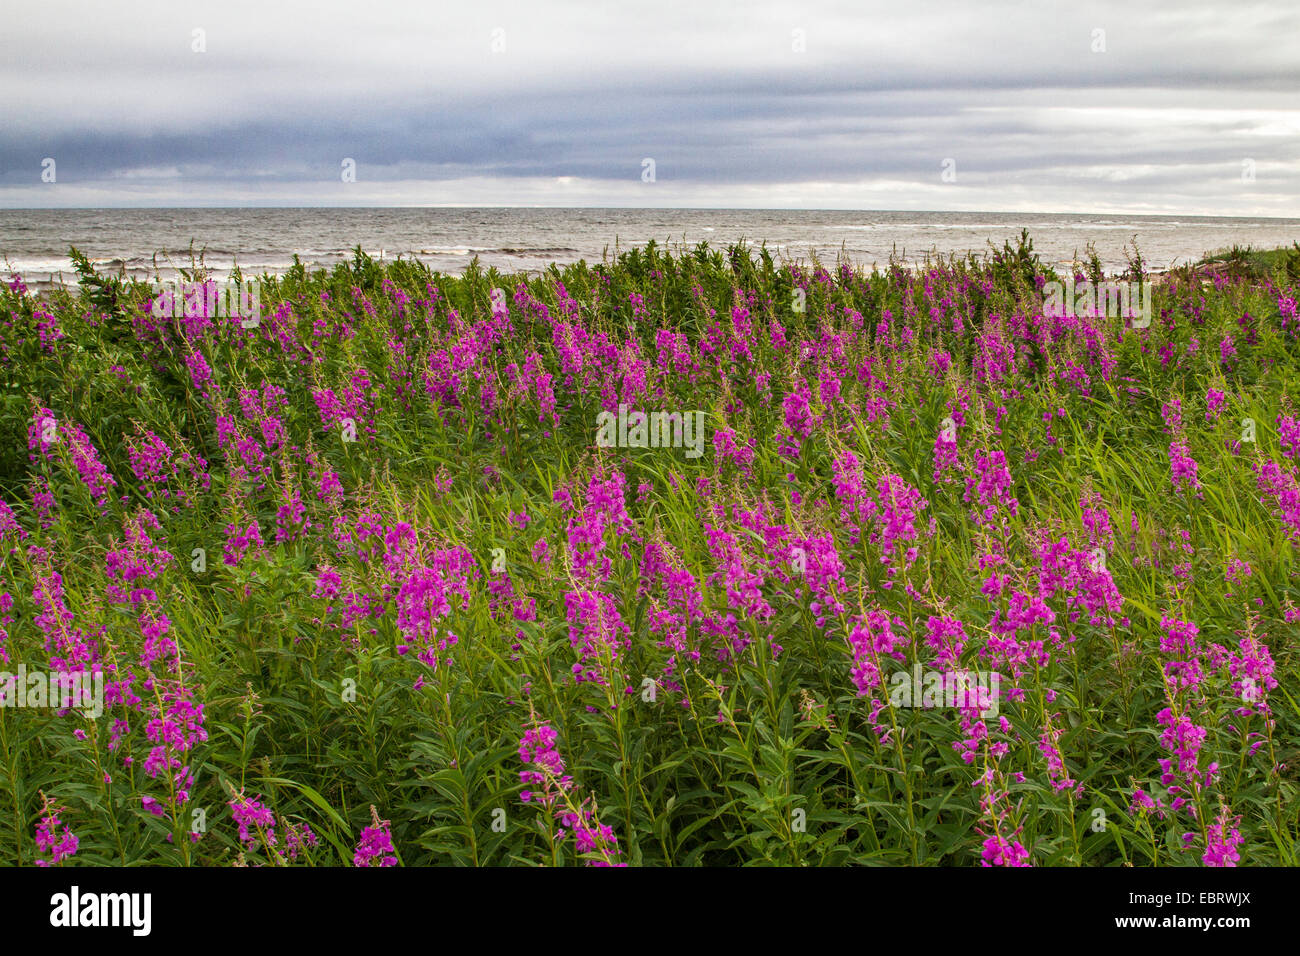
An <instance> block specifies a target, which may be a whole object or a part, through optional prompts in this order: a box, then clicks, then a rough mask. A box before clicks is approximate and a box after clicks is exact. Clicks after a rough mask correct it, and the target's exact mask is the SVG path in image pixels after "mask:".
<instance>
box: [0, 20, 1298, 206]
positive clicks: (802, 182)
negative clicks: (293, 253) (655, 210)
mask: <svg viewBox="0 0 1300 956" xmlns="http://www.w3.org/2000/svg"><path fill="white" fill-rule="evenodd" d="M900 7H904V5H900V4H897V3H887V4H886V3H863V2H843V3H837V2H819V3H762V2H740V0H720V2H716V3H709V2H700V0H692V2H679V0H656V2H655V3H647V4H633V3H600V4H597V3H591V2H580V0H548V2H547V3H545V4H537V3H529V4H525V3H509V2H494V0H485V2H478V3H475V4H471V5H465V4H455V5H453V4H447V3H444V2H438V3H432V4H428V3H420V2H409V3H406V2H396V3H394V2H389V3H384V2H370V3H356V2H338V0H326V2H318V3H313V4H312V5H311V6H310V7H301V6H299V5H297V4H283V5H271V4H263V3H246V2H233V3H213V4H202V3H199V4H175V3H153V2H147V3H136V4H133V5H132V7H131V10H132V11H133V12H132V13H129V14H125V15H124V14H123V12H122V11H121V9H120V8H115V7H114V6H113V5H105V4H101V3H98V2H91V3H66V2H65V3H59V2H55V3H45V4H41V5H34V6H31V7H29V8H27V9H22V10H15V11H12V12H9V13H8V14H7V23H6V31H5V33H4V34H3V36H0V54H3V55H2V56H0V82H2V83H3V88H4V89H5V91H6V92H5V106H4V113H5V122H4V124H3V126H2V127H0V206H7V207H25V206H119V205H320V204H326V205H330V204H339V205H406V204H419V205H426V204H467V205H508V204H525V205H527V204H547V205H609V206H706V207H820V208H864V209H927V210H935V209H951V210H992V209H997V210H1010V211H1074V212H1094V211H1095V212H1106V213H1120V212H1141V213H1174V214H1209V215H1216V214H1217V215H1265V216H1291V217H1298V216H1300V148H1298V147H1300V104H1298V103H1297V100H1296V91H1297V90H1300V9H1297V8H1290V9H1286V8H1281V7H1280V6H1279V5H1276V4H1268V3H1252V2H1237V0H1221V2H1215V3H1203V4H1189V3H1186V2H1179V3H1174V2H1155V3H1144V4H1142V5H1140V6H1139V5H1135V4H1131V3H1116V2H1103V3H1092V4H1090V5H1089V7H1088V9H1087V10H1082V9H1080V8H1079V7H1078V6H1077V5H1073V4H1065V3H1054V2H1014V0H1003V2H997V0H994V2H984V3H978V4H972V3H966V2H943V3H940V2H932V3H928V4H925V5H924V6H923V8H919V9H915V10H913V9H911V8H910V7H904V8H903V9H900ZM200 50H201V52H200ZM47 158H48V159H53V160H54V161H55V162H54V180H55V181H54V182H45V181H42V171H43V167H42V162H43V160H45V159H47ZM345 159H351V160H353V161H354V162H355V168H356V177H355V181H353V182H344V181H343V175H342V174H343V171H344V160H345ZM646 159H653V160H654V181H653V182H647V181H645V177H644V176H643V171H644V169H645V168H646V167H645V163H644V160H646ZM48 165H49V164H46V168H48ZM46 178H47V179H48V178H49V175H48V173H47V176H46Z"/></svg>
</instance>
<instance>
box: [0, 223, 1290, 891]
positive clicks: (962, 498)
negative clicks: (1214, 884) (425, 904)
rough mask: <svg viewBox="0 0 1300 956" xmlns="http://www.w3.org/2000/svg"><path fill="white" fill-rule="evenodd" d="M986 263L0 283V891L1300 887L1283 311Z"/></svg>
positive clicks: (732, 259)
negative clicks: (87, 868)
mask: <svg viewBox="0 0 1300 956" xmlns="http://www.w3.org/2000/svg"><path fill="white" fill-rule="evenodd" d="M1023 251H1024V252H1025V254H1024V255H1023V256H1022V255H1017V254H1013V255H1001V256H999V257H996V258H988V259H983V260H978V259H971V260H967V261H961V262H959V261H955V260H954V261H930V262H926V263H923V264H922V265H920V266H917V267H909V266H905V265H904V264H903V263H901V262H891V263H890V265H889V266H888V268H887V269H885V270H884V271H871V272H864V271H863V270H861V269H859V268H856V267H855V266H853V265H852V264H850V263H847V262H838V263H836V264H834V266H830V267H828V266H823V265H822V264H820V263H816V262H814V263H776V262H771V263H770V264H768V263H765V261H764V260H763V259H762V257H761V255H760V256H758V257H756V256H754V255H752V254H751V252H750V250H748V249H746V248H744V247H734V248H732V249H729V250H726V252H725V254H720V253H715V252H713V251H712V250H708V249H706V248H703V247H701V248H699V249H696V250H682V251H681V252H680V253H679V254H669V253H667V252H666V251H665V250H663V249H660V248H658V247H657V246H649V247H646V248H644V249H636V250H629V251H627V252H625V253H622V254H621V255H620V256H619V258H618V259H616V260H608V261H604V262H601V263H597V264H594V265H586V264H581V265H575V266H569V267H565V268H563V269H559V270H557V271H552V272H548V273H546V274H544V275H542V276H539V277H528V276H523V275H516V276H501V275H490V276H485V275H483V274H482V273H481V272H479V271H477V270H476V269H474V268H471V269H470V270H469V271H468V272H467V273H466V274H465V275H464V276H460V277H449V276H444V275H439V274H435V273H432V272H430V271H428V270H426V269H425V268H424V267H423V266H421V265H420V264H419V263H416V262H411V261H405V260H404V261H401V262H397V263H391V264H388V265H386V266H385V265H380V264H378V263H375V262H373V261H370V260H369V259H367V258H366V257H365V256H364V255H362V254H360V253H358V255H357V257H356V258H355V260H354V261H353V262H351V263H349V264H345V265H343V266H340V267H338V268H337V269H335V270H334V271H332V272H329V273H324V272H318V273H310V274H309V273H307V272H306V271H305V270H292V271H291V272H290V273H289V274H286V275H285V276H282V277H280V278H279V279H276V280H274V281H272V282H265V283H259V284H258V288H257V292H258V300H259V308H260V315H259V316H258V321H257V322H255V323H253V322H248V323H245V322H242V321H241V316H240V315H238V314H231V312H230V310H225V314H223V310H222V309H221V308H220V307H219V306H218V304H217V302H216V301H214V299H213V298H212V297H211V296H209V295H207V294H206V291H205V294H204V295H202V296H191V297H190V299H191V300H192V301H191V302H189V303H187V305H186V307H185V308H183V309H181V310H180V314H176V311H177V310H176V307H175V299H173V300H172V302H171V303H170V305H171V307H170V308H168V307H167V306H168V305H169V303H167V302H162V303H161V304H160V303H159V299H160V298H161V297H160V296H159V295H157V294H156V290H152V289H150V288H149V287H148V286H144V285H130V284H121V283H119V284H118V286H117V289H118V294H117V295H116V296H115V297H114V298H113V301H114V302H116V305H114V306H112V309H113V310H114V312H113V313H112V314H108V313H106V312H105V311H104V310H105V309H106V308H109V306H106V305H104V304H103V303H104V301H105V300H104V299H103V297H102V296H100V297H96V295H95V293H94V291H93V290H89V291H87V292H86V293H85V294H84V295H68V296H60V295H56V296H52V297H49V298H48V299H37V298H36V297H35V296H33V294H32V293H31V292H30V290H29V289H28V288H27V286H26V284H25V283H24V282H23V281H22V280H21V277H17V276H12V277H9V278H8V279H7V280H6V281H5V282H4V283H3V286H0V315H5V316H8V324H7V325H6V326H5V334H4V336H3V337H0V357H3V359H4V362H5V366H6V369H7V372H8V374H9V375H10V376H11V378H12V379H13V380H14V388H15V391H14V395H15V396H18V397H17V398H16V399H15V401H16V402H17V404H14V403H13V402H11V406H13V407H12V408H11V411H15V414H12V415H8V416H7V417H5V419H4V420H5V422H7V423H8V424H9V426H10V432H11V433H12V434H11V436H10V437H11V438H12V439H13V443H12V444H13V447H14V448H16V449H17V452H16V454H14V455H11V456H9V458H7V459H5V461H6V464H4V465H3V470H0V662H2V663H3V669H4V670H5V671H8V672H9V673H11V674H13V673H19V672H20V670H19V669H20V668H23V669H24V670H23V671H21V672H22V673H26V674H33V673H41V674H51V673H59V672H64V673H74V672H75V673H91V674H98V675H101V677H102V682H103V683H102V690H103V701H102V703H103V709H102V713H100V714H98V715H97V716H96V715H95V714H94V712H93V711H90V712H89V713H88V711H87V709H86V708H80V709H78V708H76V707H73V708H68V707H43V708H42V707H37V708H33V707H22V708H19V707H0V774H19V775H22V777H23V782H24V783H25V784H26V785H24V786H22V787H10V788H8V790H7V792H11V793H12V794H14V795H15V796H14V800H13V806H8V805H6V810H5V812H3V813H0V845H3V846H4V847H6V857H5V859H6V861H7V862H11V863H19V864H25V865H30V864H36V863H38V864H41V865H46V864H59V865H75V864H78V863H85V864H87V865H104V864H115V865H139V864H171V865H185V864H200V865H235V864H246V865H277V866H278V865H354V864H355V865H359V866H372V865H380V866H390V865H398V864H399V863H402V864H431V863H462V864H485V863H486V864H508V863H520V864H545V865H554V864H576V863H580V862H581V863H590V864H595V865H606V864H629V865H638V864H654V865H662V864H676V865H682V864H686V865H694V864H727V865H739V864H747V863H768V864H772V863H777V864H795V865H798V864H804V863H812V864H818V863H854V862H866V861H872V862H883V863H894V864H899V863H907V864H918V865H949V864H950V865H984V866H1028V865H1034V866H1038V865H1059V864H1074V865H1123V864H1126V863H1129V864H1134V865H1139V866H1141V865H1153V864H1159V865H1171V864H1174V865H1180V864H1194V865H1196V864H1199V865H1207V866H1219V865H1252V864H1284V865H1296V864H1297V863H1300V859H1298V858H1297V856H1296V853H1295V850H1294V847H1295V845H1296V843H1297V836H1300V822H1298V819H1297V814H1298V813H1300V811H1298V810H1297V809H1296V802H1295V801H1294V800H1293V799H1291V796H1292V794H1291V789H1292V784H1291V783H1290V782H1289V781H1290V780H1291V777H1292V776H1293V769H1292V768H1290V767H1288V766H1287V763H1288V760H1291V761H1293V759H1294V758H1291V757H1289V756H1288V753H1289V752H1288V748H1287V746H1286V741H1287V740H1289V739H1293V738H1294V737H1295V736H1296V735H1297V734H1300V713H1297V711H1296V708H1295V702H1294V693H1290V694H1288V691H1287V688H1288V687H1294V686H1295V684H1296V677H1297V673H1296V667H1297V655H1296V646H1295V637H1294V626H1293V625H1294V624H1295V623H1296V622H1297V621H1300V593H1297V591H1296V588H1295V587H1293V585H1292V584H1291V583H1290V582H1291V577H1290V572H1289V568H1290V565H1291V563H1292V558H1293V555H1292V554H1291V553H1290V551H1291V549H1292V548H1294V547H1295V546H1296V544H1297V543H1300V468H1298V466H1300V419H1298V418H1297V417H1296V415H1295V410H1294V406H1293V404H1292V401H1291V399H1290V398H1289V397H1288V391H1287V384H1288V382H1289V381H1292V380H1293V379H1294V377H1295V376H1296V374H1297V372H1300V369H1298V368H1297V367H1296V359H1295V358H1294V355H1295V354H1296V353H1295V347H1296V340H1297V338H1300V319H1297V316H1296V307H1295V302H1296V301H1297V296H1296V289H1295V287H1294V280H1293V279H1291V278H1288V277H1287V276H1286V275H1285V274H1279V275H1277V276H1275V277H1273V278H1271V279H1239V278H1234V277H1231V276H1223V275H1221V276H1218V277H1216V278H1215V279H1214V281H1213V283H1212V284H1210V285H1204V284H1203V283H1202V281H1201V277H1200V276H1199V275H1197V274H1195V273H1194V272H1193V271H1191V270H1177V271H1175V272H1173V273H1171V274H1170V275H1169V276H1167V277H1166V279H1165V281H1163V282H1161V283H1158V284H1157V283H1152V284H1151V285H1150V286H1149V287H1148V286H1145V285H1143V287H1142V289H1141V294H1142V299H1140V300H1138V301H1137V302H1136V303H1134V302H1133V301H1132V297H1130V300H1131V301H1130V303H1129V308H1128V309H1127V310H1126V309H1125V307H1124V306H1125V303H1124V301H1123V297H1122V293H1123V288H1122V287H1121V286H1115V287H1114V289H1110V290H1108V289H1107V287H1105V286H1104V285H1100V284H1098V283H1099V282H1104V281H1105V280H1104V277H1100V276H1092V277H1091V279H1088V280H1085V279H1084V277H1083V275H1082V270H1081V269H1080V270H1079V274H1078V275H1075V274H1069V275H1058V274H1057V273H1056V272H1055V271H1053V270H1052V269H1049V268H1048V267H1047V266H1046V265H1044V264H1043V263H1041V262H1039V261H1038V260H1036V259H1035V258H1034V257H1033V256H1032V254H1030V253H1029V251H1028V250H1023ZM1010 252H1012V253H1016V250H1010ZM1126 278H1127V279H1131V277H1126ZM1067 280H1068V281H1067ZM106 281H107V280H106ZM197 281H202V280H197ZM1087 282H1092V283H1093V284H1094V285H1093V287H1095V288H1098V289H1101V291H1102V295H1101V296H1100V297H1097V296H1095V295H1094V296H1093V298H1092V300H1091V302H1090V301H1088V300H1087V298H1086V297H1084V298H1082V299H1081V297H1080V295H1079V294H1077V293H1078V290H1085V289H1087V288H1089V287H1087V286H1086V283H1087ZM1052 283H1059V284H1060V289H1061V291H1062V293H1063V290H1064V289H1065V288H1066V287H1067V286H1068V287H1069V288H1070V289H1071V298H1070V300H1069V302H1068V308H1067V307H1066V306H1067V303H1066V301H1065V299H1064V296H1063V295H1062V296H1061V297H1060V299H1061V301H1060V302H1059V305H1060V306H1061V308H1059V309H1058V308H1055V307H1049V308H1044V306H1045V304H1050V302H1051V299H1052V293H1053V291H1054V289H1055V287H1054V286H1051V284H1052ZM209 287H210V286H209V285H204V289H205V290H206V289H208V288H209ZM494 290H495V291H494ZM795 293H798V294H795ZM796 305H797V306H798V307H796ZM155 306H157V308H156V309H155ZM1112 306H1113V307H1112ZM1148 308H1149V310H1150V316H1149V317H1150V321H1149V322H1148V321H1147V310H1148ZM1126 311H1127V312H1130V313H1132V314H1130V315H1124V314H1122V313H1124V312H1126ZM91 409H93V411H90V410H91ZM666 409H678V410H688V411H678V412H676V414H675V415H674V414H670V413H668V412H665V411H663V410H666ZM642 414H644V415H645V418H644V419H642V417H641V415H642ZM655 414H658V418H657V419H656V418H655V417H654V416H655ZM706 416H707V418H706ZM1243 419H1245V420H1246V422H1247V423H1248V424H1243ZM706 421H707V423H708V427H707V434H706V429H705V427H704V425H705V422H706ZM593 424H596V425H597V426H603V430H604V434H600V431H601V429H600V428H599V427H597V428H593ZM679 425H680V426H681V428H680V435H679V434H678V426H679ZM606 439H610V440H606ZM24 442H25V448H24ZM708 452H711V453H708ZM918 675H920V677H921V680H920V682H919V684H920V686H919V693H918V682H917V676H918ZM981 675H982V676H984V677H985V678H986V680H985V681H984V683H983V685H982V686H981V685H980V681H979V678H980V676H981ZM995 676H996V677H997V684H996V687H994V685H993V677H995ZM970 684H975V685H976V686H975V687H974V688H973V690H974V691H975V692H974V693H969V692H968V693H965V694H958V693H957V692H956V691H957V690H959V689H962V688H967V687H969V685H970ZM904 686H906V687H907V688H908V689H909V693H908V694H903V693H902V688H903V687H904ZM927 688H928V689H929V690H930V692H931V697H930V701H929V703H931V704H933V703H939V704H940V705H941V706H926V703H927V701H926V693H927ZM949 688H951V689H952V691H953V693H952V694H951V695H950V694H949V693H948V690H949ZM940 689H942V691H943V693H940ZM46 691H47V693H46V696H47V697H48V696H49V693H48V691H49V687H48V683H47V685H46ZM896 692H897V693H896ZM909 697H910V698H911V699H908V698H909ZM60 703H62V702H60ZM96 709H97V708H96ZM539 715H542V716H539ZM1115 728H1122V729H1123V730H1122V732H1120V733H1117V732H1115ZM51 753H57V754H59V755H60V759H59V763H58V766H57V774H53V773H52V772H51V771H49V770H42V769H41V768H43V767H45V768H48V766H49V765H50V764H49V760H48V755H49V754H51ZM42 791H43V793H42ZM597 797H598V798H599V804H598V805H597V803H596V799H597ZM379 807H382V808H383V818H381V817H380V810H379V809H377V808H379ZM937 807H941V808H942V809H941V811H936V809H935V808H937ZM1098 810H1102V811H1103V814H1102V816H1103V817H1104V825H1101V824H1099V823H1098V820H1099V817H1098V815H1097V812H1096V811H1098ZM69 827H71V831H70V830H69Z"/></svg>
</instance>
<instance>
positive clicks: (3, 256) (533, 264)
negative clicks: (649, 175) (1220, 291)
mask: <svg viewBox="0 0 1300 956" xmlns="http://www.w3.org/2000/svg"><path fill="white" fill-rule="evenodd" d="M1022 229H1027V230H1028V231H1029V236H1030V238H1031V239H1032V241H1033V244H1034V251H1035V252H1036V253H1038V254H1039V255H1040V256H1042V258H1043V260H1044V261H1045V262H1047V263H1048V264H1050V265H1053V266H1064V265H1069V264H1070V263H1071V262H1074V261H1075V260H1076V257H1077V258H1078V259H1085V258H1086V257H1087V256H1088V255H1089V252H1090V250H1095V251H1096V254H1097V255H1098V256H1099V258H1100V259H1101V262H1102V264H1103V266H1104V267H1105V269H1106V270H1107V272H1110V273H1114V272H1118V271H1121V270H1123V269H1124V268H1125V267H1126V264H1127V259H1128V256H1129V255H1130V254H1131V253H1132V251H1133V249H1134V247H1135V246H1136V249H1137V250H1138V251H1139V252H1140V253H1141V256H1142V259H1143V261H1144V262H1145V263H1146V264H1147V266H1148V268H1149V269H1151V270H1164V269H1168V268H1170V267H1172V266H1175V265H1180V264H1183V263H1186V262H1189V261H1195V260H1197V259H1199V258H1201V257H1202V256H1203V255H1204V254H1206V253H1209V252H1213V251H1217V250H1222V249H1227V248H1230V247H1232V246H1234V245H1236V246H1254V247H1255V248H1275V247H1278V246H1290V245H1291V244H1292V243H1294V242H1297V241H1300V220H1298V219H1263V218H1242V219H1232V218H1220V217H1203V216H1120V215H1082V214H1075V213H1069V214H1048V213H971V212H855V211H840V210H837V211H831V210H776V209H626V208H618V209H591V208H581V209H557V208H542V207H527V208H523V207H507V208H496V207H494V208H467V207H433V208H430V207H419V208H411V207H401V208H311V209H291V208H280V207H276V208H201V209H157V208H148V209H5V210H0V263H3V267H4V268H5V270H7V271H6V272H5V273H4V274H5V275H6V276H7V275H8V274H9V273H11V272H12V273H18V274H19V275H21V276H23V278H24V280H25V281H26V282H27V284H28V286H30V287H33V288H36V289H40V288H42V287H48V286H49V285H50V284H52V283H58V282H71V281H75V278H76V277H75V273H74V272H73V269H72V262H71V260H70V259H69V258H68V249H69V247H70V246H75V247H76V248H77V249H79V250H81V251H82V252H83V253H85V254H86V255H87V256H88V257H89V258H90V260H91V262H93V263H94V264H95V266H96V267H97V268H98V269H99V270H101V271H103V272H106V273H112V274H117V275H122V274H125V275H127V276H130V277H132V278H137V279H143V280H145V281H150V280H153V281H164V282H165V281H169V280H171V279H174V278H175V277H176V275H177V271H176V270H178V269H181V268H189V267H191V266H192V265H193V264H194V263H196V262H198V261H199V260H200V259H201V260H202V263H203V264H204V265H205V266H206V267H207V268H208V269H209V270H210V272H211V274H213V275H214V276H216V277H217V278H222V277H224V276H225V275H226V274H228V272H229V270H230V269H231V268H232V267H234V266H235V265H236V264H238V266H239V268H240V269H241V271H242V272H243V273H244V274H245V275H246V276H252V275H261V274H263V273H271V274H278V273H280V272H283V271H284V270H285V269H287V268H288V267H289V266H290V265H292V263H293V258H294V256H297V257H298V258H299V260H300V261H301V262H302V263H303V264H304V265H306V266H307V267H308V268H320V267H323V268H329V267H332V266H333V265H335V264H337V263H339V262H342V261H345V260H348V259H350V258H351V257H352V250H353V249H354V248H355V247H357V246H360V247H361V248H362V250H364V251H365V252H366V254H368V255H370V256H372V257H374V258H377V259H385V260H387V259H395V258H398V257H399V256H400V257H403V258H413V259H419V260H421V261H423V262H425V263H427V264H428V265H429V266H430V267H431V268H432V269H434V270H437V271H440V272H445V273H452V274H456V273H460V272H461V271H463V270H464V269H465V268H466V267H467V266H469V264H470V262H471V261H472V260H474V259H478V261H479V263H480V265H481V266H482V267H483V268H484V269H487V268H489V267H492V266H495V267H496V268H497V269H499V270H501V271H503V272H521V271H522V272H530V273H537V272H540V271H542V270H544V269H545V268H546V267H547V266H549V265H550V264H551V263H558V264H560V265H566V264H569V263H573V262H577V261H579V260H586V261H587V262H588V263H596V262H599V261H601V260H603V259H610V258H612V257H614V256H615V255H617V254H618V253H619V252H620V251H624V250H627V249H629V248H631V247H633V246H643V245H644V244H645V243H647V242H649V241H651V240H654V241H655V242H656V243H658V244H659V245H660V246H664V247H669V248H672V249H678V248H686V249H693V248H695V246H696V245H697V244H698V243H707V244H708V245H709V246H710V247H712V248H714V249H725V248H726V247H727V246H728V245H730V244H732V243H735V242H738V241H741V240H744V241H747V242H748V243H750V245H751V246H753V247H758V246H760V245H764V244H765V245H766V247H767V248H768V250H769V251H771V253H772V254H773V256H774V257H776V258H777V259H778V260H788V261H802V262H805V263H807V262H811V261H812V260H813V258H814V257H816V258H817V259H818V261H820V262H821V263H822V264H823V265H826V266H828V267H834V266H835V265H836V264H837V263H838V262H839V261H841V260H847V261H849V262H851V263H853V264H855V265H859V266H865V267H867V268H870V267H871V266H872V265H878V266H880V267H881V268H884V267H886V266H887V265H888V264H889V262H890V261H891V259H895V260H898V261H900V262H903V263H905V264H908V265H916V264H919V263H922V262H924V261H925V260H926V258H927V257H931V258H933V257H944V258H946V257H948V256H950V255H957V256H959V257H964V256H966V255H967V254H968V253H974V254H976V255H982V254H984V253H988V252H990V251H991V249H992V248H994V247H996V248H999V249H1000V248H1001V247H1002V246H1003V244H1004V243H1006V242H1011V243H1012V245H1013V246H1014V245H1015V243H1016V241H1017V240H1018V238H1019V237H1020V234H1021V230H1022Z"/></svg>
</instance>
